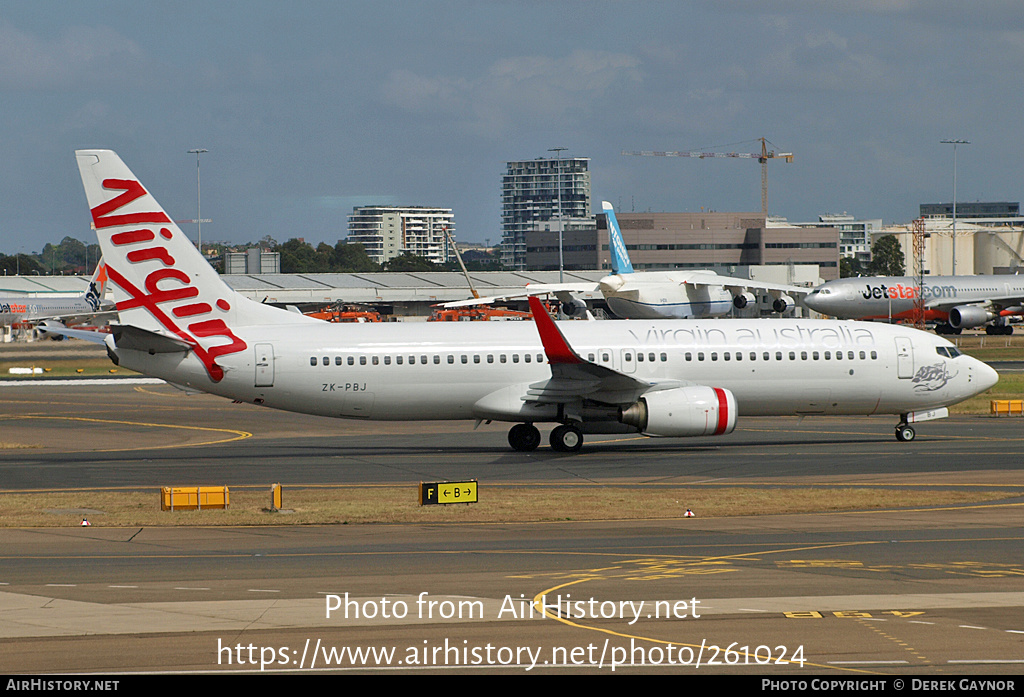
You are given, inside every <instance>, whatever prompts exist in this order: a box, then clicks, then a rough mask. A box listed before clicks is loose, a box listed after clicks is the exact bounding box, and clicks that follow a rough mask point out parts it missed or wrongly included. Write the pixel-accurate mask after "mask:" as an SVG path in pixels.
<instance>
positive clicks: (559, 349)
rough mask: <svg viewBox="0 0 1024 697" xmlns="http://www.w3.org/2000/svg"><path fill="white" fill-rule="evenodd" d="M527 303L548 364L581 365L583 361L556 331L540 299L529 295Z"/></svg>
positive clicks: (560, 333)
mask: <svg viewBox="0 0 1024 697" xmlns="http://www.w3.org/2000/svg"><path fill="white" fill-rule="evenodd" d="M527 301H528V302H529V303H530V312H532V313H533V319H534V321H535V322H536V323H537V331H538V333H540V341H541V343H542V344H543V345H544V353H545V354H546V355H547V357H548V362H549V363H582V362H583V360H582V359H581V358H580V357H579V356H577V355H576V352H575V351H573V350H572V347H571V346H569V342H568V341H566V340H565V337H564V336H562V332H560V331H559V330H558V327H557V326H556V325H555V322H554V320H552V319H551V315H549V314H548V311H547V310H546V309H544V304H543V303H542V302H541V301H540V299H539V298H537V297H536V296H535V295H531V296H530V297H529V298H527Z"/></svg>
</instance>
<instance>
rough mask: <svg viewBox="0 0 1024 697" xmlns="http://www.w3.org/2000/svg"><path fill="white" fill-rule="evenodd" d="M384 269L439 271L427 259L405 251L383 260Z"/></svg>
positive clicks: (438, 268)
mask: <svg viewBox="0 0 1024 697" xmlns="http://www.w3.org/2000/svg"><path fill="white" fill-rule="evenodd" d="M384 270H385V271H440V270H441V269H440V267H438V266H437V265H435V264H433V263H432V262H431V261H430V260H429V259H425V258H424V257H421V256H417V255H415V254H410V253H409V252H406V253H405V254H402V255H401V256H397V257H393V258H391V259H389V260H387V261H385V262H384Z"/></svg>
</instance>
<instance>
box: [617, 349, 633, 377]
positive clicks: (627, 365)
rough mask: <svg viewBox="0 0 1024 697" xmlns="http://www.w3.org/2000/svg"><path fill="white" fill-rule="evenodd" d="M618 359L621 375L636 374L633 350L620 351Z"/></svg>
mask: <svg viewBox="0 0 1024 697" xmlns="http://www.w3.org/2000/svg"><path fill="white" fill-rule="evenodd" d="M620 358H621V361H622V372H623V373H635V372H636V352H634V351H633V349H622V355H621V356H620Z"/></svg>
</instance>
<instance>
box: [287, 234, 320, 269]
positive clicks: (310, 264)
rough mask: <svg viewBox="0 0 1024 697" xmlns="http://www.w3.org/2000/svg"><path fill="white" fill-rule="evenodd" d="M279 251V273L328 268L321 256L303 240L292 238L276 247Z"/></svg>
mask: <svg viewBox="0 0 1024 697" xmlns="http://www.w3.org/2000/svg"><path fill="white" fill-rule="evenodd" d="M275 251H278V252H280V253H281V273H323V272H325V271H327V270H328V268H327V265H326V264H325V263H324V261H323V259H322V256H321V255H319V254H317V251H316V250H315V249H313V246H312V245H311V244H309V243H308V242H306V241H304V240H299V239H295V238H292V239H290V240H288V241H287V242H285V243H284V244H282V245H278V247H277V249H276V250H275Z"/></svg>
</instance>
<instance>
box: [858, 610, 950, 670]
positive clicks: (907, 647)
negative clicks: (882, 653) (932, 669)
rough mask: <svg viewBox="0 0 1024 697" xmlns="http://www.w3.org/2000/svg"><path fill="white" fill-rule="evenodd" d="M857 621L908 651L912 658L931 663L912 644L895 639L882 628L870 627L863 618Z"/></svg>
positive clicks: (927, 663)
mask: <svg viewBox="0 0 1024 697" xmlns="http://www.w3.org/2000/svg"><path fill="white" fill-rule="evenodd" d="M858 623H859V624H861V625H862V626H865V627H867V628H868V629H870V630H871V631H873V632H874V633H875V634H877V635H879V636H880V637H882V638H883V639H886V640H887V641H890V642H892V643H894V644H896V645H897V646H898V647H900V648H901V649H903V650H904V651H907V652H908V653H910V654H911V655H913V656H914V658H916V659H917V660H918V661H921V662H922V663H925V664H926V665H931V664H932V662H931V661H930V660H928V658H927V657H925V656H924V655H922V654H921V652H919V651H918V650H917V649H915V648H913V647H912V646H910V645H909V644H907V643H906V642H905V641H901V640H900V639H897V638H896V637H894V636H893V635H892V634H889V633H887V632H886V631H885V630H883V629H879V628H878V627H872V626H871V625H869V624H865V623H864V620H862V619H861V620H858Z"/></svg>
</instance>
